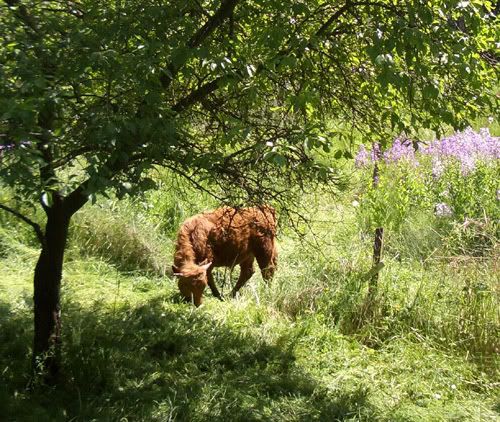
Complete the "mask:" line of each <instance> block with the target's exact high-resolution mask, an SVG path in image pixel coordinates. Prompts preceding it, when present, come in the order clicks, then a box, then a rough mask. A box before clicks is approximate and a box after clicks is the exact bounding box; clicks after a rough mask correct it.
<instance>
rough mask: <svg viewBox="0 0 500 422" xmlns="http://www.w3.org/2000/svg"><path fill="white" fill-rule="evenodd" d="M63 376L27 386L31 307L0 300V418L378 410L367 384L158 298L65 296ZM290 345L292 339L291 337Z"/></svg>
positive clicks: (310, 416)
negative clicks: (343, 383) (321, 375)
mask: <svg viewBox="0 0 500 422" xmlns="http://www.w3.org/2000/svg"><path fill="white" fill-rule="evenodd" d="M64 313H65V325H64V342H65V343H64V365H65V368H66V370H65V371H66V372H65V377H64V381H63V382H62V383H61V384H60V385H59V386H58V387H56V388H54V389H48V388H44V387H39V388H38V389H37V390H36V391H35V392H33V393H31V394H28V393H27V392H26V390H25V385H26V382H27V372H28V369H29V353H30V350H29V345H30V344H31V335H32V329H31V324H32V320H31V315H30V314H29V313H28V311H27V310H25V312H21V313H20V312H13V310H12V309H11V307H10V306H9V305H7V304H5V303H1V302H0V321H1V331H0V341H1V343H0V344H1V345H2V346H1V347H0V353H1V355H0V361H1V362H2V364H1V367H0V373H2V371H3V378H4V379H5V381H6V382H5V383H3V385H2V386H0V403H3V405H0V407H1V406H4V407H5V408H4V409H1V408H0V412H1V414H2V415H3V418H5V419H3V420H37V421H43V420H82V421H83V420H91V419H95V420H120V419H121V418H128V420H147V421H149V420H158V421H168V420H178V421H215V420H220V421H268V420H269V421H291V420H297V421H299V420H300V421H302V420H303V421H311V420H324V421H334V420H345V419H348V418H354V419H358V418H360V417H362V418H365V419H366V418H368V419H370V418H373V417H376V415H374V414H373V409H372V408H371V407H370V406H369V405H368V403H367V402H366V392H365V391H364V390H362V389H360V390H355V391H351V392H350V393H349V394H347V393H346V394H344V395H341V396H338V395H337V396H333V395H332V393H331V392H329V391H328V390H327V389H326V388H325V387H323V386H322V385H321V384H320V383H318V382H317V381H316V380H315V379H313V378H312V377H311V376H309V375H307V374H305V373H304V372H303V371H302V370H301V369H300V368H299V367H298V365H296V364H295V358H294V354H293V347H291V346H289V345H288V346H287V342H286V341H285V342H277V343H276V344H269V343H267V342H265V341H263V340H262V339H261V338H259V337H257V336H253V335H249V334H242V333H241V332H240V331H239V330H237V329H231V328H229V327H227V326H226V325H225V324H224V323H222V322H218V321H215V320H213V319H211V317H210V316H209V315H208V314H207V313H206V312H204V311H203V309H201V310H195V311H193V310H192V309H191V308H190V307H188V306H187V305H174V304H172V302H171V300H170V299H165V298H156V299H153V300H150V301H149V302H147V303H146V304H142V305H141V306H138V307H133V306H132V305H130V306H122V307H120V308H119V309H115V310H109V308H106V307H105V306H104V305H102V304H99V303H96V304H94V305H93V307H91V308H82V307H80V305H78V304H76V303H72V302H67V303H65V306H64ZM288 344H289V342H288Z"/></svg>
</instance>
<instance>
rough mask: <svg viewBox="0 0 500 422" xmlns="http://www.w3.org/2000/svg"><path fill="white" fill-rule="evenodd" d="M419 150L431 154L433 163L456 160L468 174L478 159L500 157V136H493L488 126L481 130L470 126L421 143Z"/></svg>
mask: <svg viewBox="0 0 500 422" xmlns="http://www.w3.org/2000/svg"><path fill="white" fill-rule="evenodd" d="M419 152H420V153H421V154H422V155H429V156H431V157H432V158H433V164H436V165H438V166H441V165H442V162H446V161H448V160H450V159H451V160H456V161H458V162H459V163H460V166H461V170H462V174H464V175H467V174H469V173H470V172H471V171H473V170H474V168H475V167H476V163H477V161H478V160H482V161H492V160H497V159H499V158H500V138H498V137H495V136H491V134H490V132H489V130H488V129H487V128H483V129H481V130H480V131H479V132H474V131H473V130H472V129H471V128H468V129H466V130H464V131H463V132H456V133H454V134H453V135H451V136H449V137H446V138H442V139H438V140H435V141H433V142H431V143H430V144H428V145H422V144H420V145H419ZM433 170H434V165H433Z"/></svg>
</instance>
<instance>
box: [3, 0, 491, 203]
mask: <svg viewBox="0 0 500 422" xmlns="http://www.w3.org/2000/svg"><path fill="white" fill-rule="evenodd" d="M491 8H492V6H491V3H490V2H487V1H486V2H485V1H433V2H428V1H423V0H411V1H404V2H401V1H392V0H380V1H351V0H347V1H345V2H326V1H321V0H314V1H283V0H254V1H246V2H243V1H238V0H224V1H222V2H215V1H196V0H192V1H152V2H147V3H145V2H142V1H129V0H127V1H113V2H98V1H93V0H84V1H81V2H70V1H68V2H66V1H42V2H39V1H36V2H35V1H19V0H5V1H4V4H3V6H2V13H1V15H0V32H1V33H2V34H4V35H3V39H2V43H1V46H0V63H1V67H0V77H1V80H2V84H1V86H0V97H1V100H0V136H1V137H0V145H1V144H3V146H4V147H3V148H4V151H3V155H2V157H1V158H0V160H1V166H0V178H1V179H2V180H3V181H5V182H6V183H8V184H10V185H13V186H15V187H16V189H18V190H19V191H20V192H21V193H22V194H23V195H25V196H26V195H27V196H28V197H32V198H34V197H38V198H39V197H40V196H41V195H43V200H42V201H43V203H44V206H50V203H51V201H53V198H52V195H54V194H57V195H61V196H68V195H71V193H73V195H74V196H75V197H76V196H80V197H81V198H80V201H79V202H80V203H81V202H82V201H84V200H86V198H87V197H88V196H89V195H90V196H92V195H94V194H95V193H96V192H102V191H104V190H105V189H107V188H109V187H114V188H116V189H117V190H118V192H120V193H124V192H127V191H132V190H134V189H135V190H144V189H147V188H150V187H152V186H154V183H153V181H152V180H151V179H149V178H148V177H147V175H148V172H147V169H148V168H150V167H151V166H152V165H154V164H160V165H163V166H166V167H168V168H170V169H171V170H172V171H173V172H175V173H178V174H181V175H183V176H184V177H187V178H189V179H190V180H191V181H192V182H194V183H198V182H199V181H201V180H204V179H209V180H210V181H212V182H215V183H216V184H218V185H219V186H222V187H223V189H221V191H220V192H222V193H224V192H225V193H235V192H236V193H238V192H239V193H243V194H244V195H245V196H246V197H248V196H249V195H250V197H259V198H262V199H269V198H270V197H272V196H273V195H275V194H276V193H277V191H278V193H279V189H280V188H281V189H286V188H289V187H291V186H296V185H298V184H299V185H300V183H301V182H302V181H303V180H308V179H312V180H320V181H329V180H331V179H332V178H334V177H335V174H334V172H333V171H332V170H331V169H330V168H329V167H328V165H326V162H325V161H324V160H321V153H320V152H317V151H324V152H330V150H331V149H332V148H333V149H338V150H337V151H336V152H334V155H335V157H337V158H338V157H341V156H343V155H348V153H346V152H344V151H342V149H341V147H340V146H342V145H345V143H344V144H343V143H342V142H343V141H345V140H348V139H349V138H350V137H351V136H352V135H353V134H354V133H356V134H358V135H359V134H361V135H362V136H363V137H364V139H381V140H384V139H387V138H388V136H391V135H392V134H394V133H401V132H405V131H406V132H410V131H415V130H418V129H419V128H422V127H426V128H431V129H434V130H439V129H440V127H442V125H443V124H449V125H452V126H453V127H460V126H464V125H465V124H467V122H468V120H469V119H471V118H474V117H475V116H477V115H478V114H479V113H480V112H481V111H482V109H483V108H484V107H491V106H492V104H491V100H492V98H493V97H492V96H491V87H492V84H493V83H495V79H496V78H495V72H497V70H496V69H495V66H492V65H491V63H490V62H489V61H488V60H485V59H484V58H483V56H484V55H485V54H486V53H487V52H488V51H489V50H492V48H494V42H495V39H496V38H495V34H496V32H495V31H496V29H497V28H498V25H497V24H496V21H495V18H494V16H493V14H492V13H490V9H491ZM339 141H340V142H339ZM339 148H340V149H339ZM6 150H8V152H7V151H6ZM315 151H316V152H315ZM264 176H265V177H264ZM279 181H282V182H279ZM77 205H80V204H76V203H75V206H77Z"/></svg>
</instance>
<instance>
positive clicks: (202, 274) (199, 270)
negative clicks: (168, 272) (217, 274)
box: [172, 262, 212, 306]
mask: <svg viewBox="0 0 500 422" xmlns="http://www.w3.org/2000/svg"><path fill="white" fill-rule="evenodd" d="M211 265H212V263H211V262H209V263H208V264H203V265H196V264H186V265H183V266H182V267H180V268H178V267H176V266H175V265H172V271H173V272H174V275H175V276H176V277H178V280H177V284H178V286H179V290H180V292H181V295H182V296H184V298H185V299H186V301H189V302H191V301H193V302H194V304H195V306H200V305H201V301H202V296H203V291H204V290H205V287H206V286H207V284H208V279H207V271H208V269H209V268H210V266H211Z"/></svg>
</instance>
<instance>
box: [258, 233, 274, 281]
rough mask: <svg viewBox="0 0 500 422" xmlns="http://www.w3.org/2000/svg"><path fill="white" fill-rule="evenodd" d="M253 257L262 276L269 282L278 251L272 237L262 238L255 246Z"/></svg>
mask: <svg viewBox="0 0 500 422" xmlns="http://www.w3.org/2000/svg"><path fill="white" fill-rule="evenodd" d="M255 257H256V258H257V263H258V264H259V268H260V271H261V273H262V278H263V279H264V280H265V281H266V282H267V283H269V281H270V280H271V279H272V278H273V275H274V272H275V271H276V266H277V264H278V251H277V249H276V243H275V242H274V239H263V240H262V241H261V242H260V244H258V245H256V247H255Z"/></svg>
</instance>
